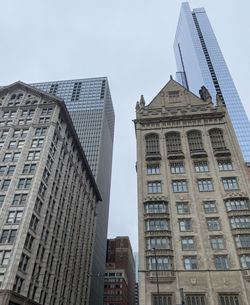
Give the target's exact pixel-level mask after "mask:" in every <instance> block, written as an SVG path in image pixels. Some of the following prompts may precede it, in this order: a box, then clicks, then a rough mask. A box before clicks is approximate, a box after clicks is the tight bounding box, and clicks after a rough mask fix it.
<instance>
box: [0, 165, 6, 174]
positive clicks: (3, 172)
mask: <svg viewBox="0 0 250 305" xmlns="http://www.w3.org/2000/svg"><path fill="white" fill-rule="evenodd" d="M6 170H7V166H0V176H3V175H4V174H5V172H6Z"/></svg>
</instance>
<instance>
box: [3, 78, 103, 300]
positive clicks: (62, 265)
mask: <svg viewBox="0 0 250 305" xmlns="http://www.w3.org/2000/svg"><path fill="white" fill-rule="evenodd" d="M0 122H1V123H0V146H1V150H0V175H1V182H0V185H1V186H0V304H1V305H24V304H27V305H39V304H40V305H59V304H60V305H62V304H75V305H83V304H89V293H90V278H89V276H88V274H89V273H90V272H91V265H92V258H93V252H94V245H93V244H92V243H91V241H92V240H93V236H94V234H95V223H96V206H97V202H98V201H99V200H100V193H99V191H98V188H97V185H96V182H95V179H94V176H93V175H92V172H91V170H90V168H89V165H88V162H87V160H86V157H85V155H84V152H83V150H82V147H81V144H80V142H79V140H78V137H77V135H76V132H75V129H74V128H73V124H72V121H71V119H70V116H69V114H68V111H67V108H66V106H65V104H64V102H63V101H62V100H61V99H59V98H58V97H55V96H52V95H50V94H47V93H44V92H43V91H40V90H38V89H36V88H34V87H31V86H29V85H26V84H24V83H21V82H17V83H14V84H12V85H10V86H6V87H2V88H1V89H0Z"/></svg>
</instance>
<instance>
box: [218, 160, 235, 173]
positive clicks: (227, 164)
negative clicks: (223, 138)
mask: <svg viewBox="0 0 250 305" xmlns="http://www.w3.org/2000/svg"><path fill="white" fill-rule="evenodd" d="M217 162H218V167H219V171H231V170H232V169H233V165H232V162H231V160H230V159H225V160H218V161H217Z"/></svg>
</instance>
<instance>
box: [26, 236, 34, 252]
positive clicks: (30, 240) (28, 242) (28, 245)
mask: <svg viewBox="0 0 250 305" xmlns="http://www.w3.org/2000/svg"><path fill="white" fill-rule="evenodd" d="M33 241H34V237H33V236H32V235H31V234H30V233H28V234H27V236H26V239H25V243H24V247H25V248H26V249H27V250H29V251H31V250H32V245H33Z"/></svg>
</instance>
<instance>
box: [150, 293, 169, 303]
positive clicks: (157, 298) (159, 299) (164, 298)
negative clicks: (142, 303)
mask: <svg viewBox="0 0 250 305" xmlns="http://www.w3.org/2000/svg"><path fill="white" fill-rule="evenodd" d="M153 305H173V302H172V296H171V295H167V294H166V295H165V294H160V295H153Z"/></svg>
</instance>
